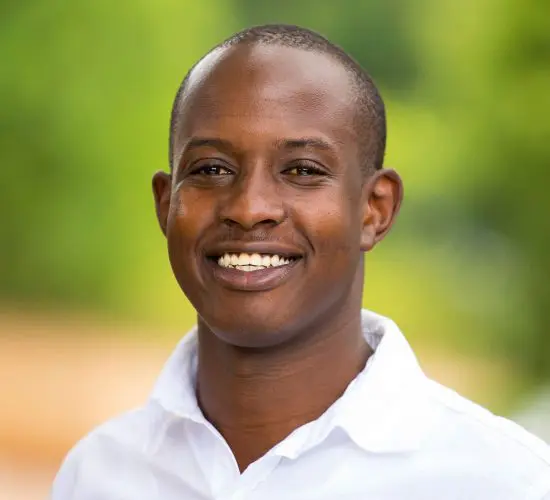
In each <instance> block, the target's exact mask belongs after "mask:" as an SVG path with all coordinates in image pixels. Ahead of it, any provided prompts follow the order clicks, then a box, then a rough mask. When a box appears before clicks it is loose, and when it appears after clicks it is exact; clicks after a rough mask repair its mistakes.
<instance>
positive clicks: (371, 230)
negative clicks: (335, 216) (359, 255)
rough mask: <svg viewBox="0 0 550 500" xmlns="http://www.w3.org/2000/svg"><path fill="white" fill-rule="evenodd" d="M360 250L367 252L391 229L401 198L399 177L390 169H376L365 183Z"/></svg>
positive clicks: (401, 191)
mask: <svg viewBox="0 0 550 500" xmlns="http://www.w3.org/2000/svg"><path fill="white" fill-rule="evenodd" d="M364 189H365V192H364V217H363V230H362V236H361V250H362V251H363V252H368V251H369V250H371V249H372V248H373V247H374V246H375V245H376V244H377V243H378V242H379V241H381V240H382V239H383V238H384V237H385V236H386V234H387V233H388V232H389V230H390V229H391V227H392V225H393V223H394V221H395V218H396V216H397V214H398V213H399V209H400V207H401V201H402V199H403V183H402V181H401V178H400V177H399V175H398V174H397V172H395V171H394V170H391V169H383V170H378V171H377V172H376V173H375V174H373V175H372V176H371V178H370V179H369V180H368V182H366V183H365V188H364Z"/></svg>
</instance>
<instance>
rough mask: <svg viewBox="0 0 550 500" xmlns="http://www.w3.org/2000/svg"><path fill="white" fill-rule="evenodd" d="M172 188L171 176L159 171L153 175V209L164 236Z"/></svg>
mask: <svg viewBox="0 0 550 500" xmlns="http://www.w3.org/2000/svg"><path fill="white" fill-rule="evenodd" d="M171 188H172V176H171V175H170V174H167V173H166V172H162V171H159V172H157V173H156V174H155V175H153V196H154V197H155V209H156V211H157V220H158V221H159V225H160V228H161V230H162V232H163V234H164V236H166V227H167V224H168V212H169V211H170V194H171Z"/></svg>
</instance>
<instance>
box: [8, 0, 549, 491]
mask: <svg viewBox="0 0 550 500" xmlns="http://www.w3.org/2000/svg"><path fill="white" fill-rule="evenodd" d="M268 22H269V23H272V22H285V23H291V24H302V25H304V26H307V27H310V28H313V29H316V30H318V31H320V32H321V33H323V34H325V35H327V36H328V37H329V38H330V39H332V40H333V41H335V42H337V43H338V44H340V45H342V46H343V47H344V48H345V49H347V50H348V51H349V52H351V53H352V54H353V55H354V56H355V57H356V58H357V59H358V60H359V61H360V62H361V63H362V64H363V65H364V66H365V68H367V70H368V71H369V72H370V73H371V75H372V76H373V77H374V79H375V81H376V82H377V83H378V85H379V87H380V89H381V91H382V94H383V96H384V97H385V100H386V103H387V110H388V124H389V144H388V154H387V165H389V166H392V167H395V168H396V169H398V170H399V172H400V173H401V174H402V177H403V179H404V182H405V186H406V199H405V203H404V206H403V209H402V212H401V216H400V220H399V223H398V224H397V226H396V228H395V229H394V230H393V232H392V233H391V235H390V237H389V238H388V239H387V240H386V241H385V242H384V243H383V244H382V245H381V246H380V247H379V248H377V249H376V250H375V251H374V252H373V253H372V254H371V255H370V256H369V258H368V260H367V273H366V284H367V286H366V296H365V305H366V306H367V307H369V308H370V309H373V310H375V311H377V312H380V313H382V314H385V315H389V316H391V317H392V318H393V319H395V320H396V321H397V322H398V324H399V325H400V326H401V327H402V329H403V330H404V332H405V334H406V335H407V336H408V338H409V340H410V342H411V343H412V344H413V347H414V348H415V350H416V351H417V353H418V357H419V359H420V361H421V363H422V364H423V366H424V367H425V370H426V371H427V372H428V373H429V374H430V375H432V376H433V377H435V378H436V379H438V380H439V381H441V382H443V383H445V384H447V385H449V386H451V387H453V388H454V389H456V390H458V391H459V392H461V393H463V394H464V395H466V396H467V397H469V398H471V399H473V400H475V401H477V402H479V403H481V404H483V405H485V406H487V407H488V408H489V409H491V410H492V411H495V412H498V413H501V414H504V415H506V416H509V417H511V418H514V419H515V420H517V421H518V422H521V423H522V424H523V425H525V426H527V427H528V428H529V429H530V430H532V431H533V432H535V433H536V434H538V435H539V436H541V437H543V438H544V439H547V440H550V390H549V388H548V387H549V383H550V363H549V362H548V358H549V357H550V333H549V326H550V319H549V317H550V316H549V312H550V283H549V280H550V258H549V252H548V251H549V249H550V196H548V184H549V182H550V3H549V2H546V1H544V0H461V1H453V0H403V1H397V0H393V1H377V0H371V1H367V0H339V1H337V2H336V1H334V2H333V1H320V0H316V1H315V2H305V1H304V2H299V1H297V0H294V1H285V0H278V1H277V2H258V1H245V0H201V1H200V2H191V1H187V0H178V1H175V0H155V1H154V2H153V1H145V0H137V1H134V2H112V1H107V0H96V1H95V2H70V1H68V0H48V1H46V0H27V1H25V2H21V1H15V0H7V1H6V0H5V1H4V2H2V6H1V7H0V23H1V24H0V25H1V30H0V47H1V48H2V49H1V53H2V58H1V66H2V70H1V71H0V84H1V94H0V95H1V99H2V103H1V107H0V116H1V125H2V135H1V139H0V140H1V146H0V151H1V155H2V164H1V167H0V208H1V222H2V224H1V234H2V237H1V245H0V498H1V499H2V500H39V499H44V498H46V497H47V495H48V491H49V488H50V485H51V481H52V479H53V477H54V475H55V472H56V470H57V468H58V467H59V464H60V461H61V459H62V458H63V456H64V455H65V454H66V452H67V451H68V449H69V448H70V447H71V446H72V445H73V444H74V443H75V442H76V441H77V440H78V439H79V438H80V437H82V436H83V435H84V434H86V433H87V432H88V431H89V430H90V429H91V428H92V427H94V426H95V425H96V424H98V423H100V422H101V421H103V420H105V419H107V418H109V417H110V416H113V415H115V414H117V413H119V412H120V411H123V410H125V409H128V408H132V407H134V406H136V405H139V404H140V403H141V402H142V401H143V400H144V399H145V398H146V397H147V394H148V392H149V390H150V389H151V386H152V384H153V382H154V380H155V377H156V375H157V373H158V372H159V370H160V368H161V366H162V364H163V362H164V360H165V359H166V357H167V356H168V355H169V353H170V351H171V349H172V348H173V347H174V345H175V343H176V342H177V340H178V339H179V337H180V336H181V335H183V334H184V333H185V332H186V330H187V329H188V328H189V327H190V326H191V325H192V323H193V322H194V317H193V311H192V308H191V307H190V306H189V304H188V303H187V301H186V300H185V298H184V297H183V296H182V294H181V293H180V291H179V289H178V288H177V286H176V283H175V281H174V280H173V278H172V275H171V271H170V268H169V264H168V259H167V256H166V249H165V242H164V239H163V237H162V236H161V233H160V231H159V230H158V228H157V224H156V220H155V216H154V211H153V203H152V195H151V188H150V178H151V175H152V173H153V172H154V171H155V170H157V169H166V168H167V165H168V162H167V146H168V120H169V113H170V106H171V103H172V99H173V96H174V94H175V91H176V88H177V87H178V85H179V82H180V80H181V79H182V78H183V76H184V74H185V73H186V71H187V69H188V68H189V67H190V66H191V65H192V63H193V62H194V61H195V60H196V59H197V58H199V57H200V56H201V55H203V54H204V53H205V52H206V51H207V50H208V49H210V48H211V47H212V46H213V45H214V44H216V43H217V42H219V41H221V40H222V39H224V38H225V37H227V36H229V35H230V34H232V33H233V32H235V31H237V30H239V29H241V28H244V27H246V26H248V25H251V24H263V23H268ZM327 368H330V367H327Z"/></svg>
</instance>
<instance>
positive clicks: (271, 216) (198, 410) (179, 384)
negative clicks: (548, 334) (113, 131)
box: [53, 25, 550, 500]
mask: <svg viewBox="0 0 550 500" xmlns="http://www.w3.org/2000/svg"><path fill="white" fill-rule="evenodd" d="M385 130H386V125H385V116H384V106H383V103H382V100H381V98H380V96H379V94H378V92H377V90H376V88H375V86H374V84H373V83H372V81H371V80H370V78H369V77H368V75H367V74H366V73H365V72H364V71H363V70H362V69H361V68H360V67H359V66H358V65H357V63H356V62H354V61H353V60H352V59H351V58H350V57H349V56H348V55H347V54H346V53H345V52H343V51H342V50H341V49H339V48H337V47H335V46H334V45H333V44H331V43H330V42H328V41H327V40H326V39H324V38H323V37H321V36H320V35H318V34H316V33H313V32H311V31H309V30H306V29H303V28H298V27H295V26H281V25H276V26H262V27H256V28H251V29H248V30H245V31H243V32H240V33H238V34H236V35H234V36H233V37H231V38H230V39H229V40H227V41H225V42H224V43H222V44H221V45H219V46H217V47H216V48H215V49H213V50H212V51H211V52H209V53H208V54H207V55H206V56H205V57H204V58H202V59H201V60H200V61H199V62H198V63H197V64H196V65H195V66H194V67H193V68H192V69H191V71H190V72H189V73H188V75H187V77H186V78H185V80H184V82H183V84H182V86H181V88H180V91H179V92H178V94H177V96H176V100H175V102H174V107H173V112H172V124H171V137H170V172H169V173H164V172H158V173H157V174H155V176H154V178H153V191H154V196H155V203H156V210H157V216H158V220H159V223H160V227H161V229H162V231H163V233H164V234H165V236H166V239H167V243H168V253H169V257H170V262H171V265H172V269H173V272H174V275H175V278H176V279H177V281H178V283H179V285H180V287H181V289H182V291H183V293H184V294H185V295H186V296H187V298H188V299H189V301H190V302H191V303H192V304H193V306H194V307H195V309H196V311H197V327H196V328H195V329H194V330H193V331H192V332H190V333H189V334H188V335H187V336H185V338H184V339H183V340H182V341H181V342H180V344H179V345H178V347H177V348H176V350H175V352H174V353H173V355H172V357H171V358H170V359H169V360H168V362H167V364H166V366H165V367H164V370H163V372H162V374H161V375H160V378H159V380H158V382H157V385H156V387H155V389H154V391H153V393H152V395H151V398H150V400H149V401H148V402H147V403H146V404H145V405H144V406H143V407H142V408H140V409H138V410H135V411H132V412H130V413H127V414H125V415H123V416H121V417H118V418H116V419H114V420H112V421H110V422H108V423H106V424H104V425H103V426H101V427H99V428H98V429H96V430H95V431H94V432H92V433H91V434H90V435H89V436H87V437H86V438H84V439H83V440H82V441H81V442H80V443H79V444H78V445H77V446H76V447H75V448H74V449H73V450H72V451H71V452H70V454H69V455H68V457H67V459H66V460H65V462H64V464H63V466H62V468H61V471H60V472H59V474H58V476H57V478H56V481H55V483H54V487H53V500H97V499H101V500H115V499H116V500H118V499H125V500H126V499H127V500H130V499H131V500H176V499H177V500H182V499H183V500H206V499H220V500H221V499H228V500H229V499H234V500H236V499H249V500H280V499H288V500H291V499H295V500H298V499H300V500H301V499H304V500H305V499H311V500H314V499H315V500H333V499H346V500H367V499H373V500H375V499H376V500H396V499H406V500H429V499H433V500H442V499H445V500H459V499H468V500H490V499H494V500H520V499H522V500H542V499H550V493H549V492H550V452H549V450H548V448H547V447H546V445H545V444H544V443H542V441H539V440H538V439H537V438H535V437H533V436H531V435H529V434H528V433H527V432H525V431H524V430H523V429H521V428H520V427H518V426H516V425H515V424H513V423H511V422H508V421H506V420H504V419H500V418H498V417H495V416H493V415H492V414H490V413H489V412H487V411H485V410H483V409H481V408H479V407H477V406H476V405H474V404H473V403H470V402H468V401H466V400H464V399H462V398H461V397H460V396H458V395H456V394H455V393H453V392H452V391H450V390H448V389H445V388H443V387H441V386H439V385H438V384H436V383H435V382H432V381H430V380H429V379H428V378H427V377H426V376H425V375H424V374H423V372H422V371H421V369H420V367H419V366H418V364H417V362H416V359H415V357H414V354H413V352H412V351H411V349H410V347H409V345H408V344H407V342H406V340H405V337H404V336H403V335H402V334H401V332H400V331H399V329H398V328H397V326H396V325H395V324H394V323H393V322H392V321H391V320H389V319H387V318H384V317H382V316H379V315H376V314H375V313H372V312H370V311H366V310H362V308H361V307H362V306H361V304H362V294H363V273H364V262H363V260H364V254H365V253H366V252H368V251H369V250H370V249H371V248H372V247H373V246H374V245H375V244H376V243H378V242H379V241H380V240H381V239H382V238H383V237H384V236H385V235H386V233H387V232H388V231H389V229H390V228H391V226H392V223H393V221H394V219H395V216H396V215H397V212H398V210H399V207H400V203H401V198H402V185H401V180H400V178H399V176H398V175H397V174H396V173H395V172H394V171H392V170H388V169H385V168H383V156H384V148H385V138H386V137H385Z"/></svg>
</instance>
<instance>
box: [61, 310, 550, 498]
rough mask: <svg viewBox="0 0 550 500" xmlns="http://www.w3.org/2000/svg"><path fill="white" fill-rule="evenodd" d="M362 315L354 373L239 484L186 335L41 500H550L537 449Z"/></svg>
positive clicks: (380, 320) (388, 327)
mask: <svg viewBox="0 0 550 500" xmlns="http://www.w3.org/2000/svg"><path fill="white" fill-rule="evenodd" d="M362 315H363V331H364V335H365V338H366V340H367V342H368V343H369V344H370V345H371V347H372V348H373V349H374V350H375V352H374V354H373V356H371V358H370V360H369V362H368V363H367V366H366V368H365V370H364V371H363V372H362V373H360V374H359V375H358V377H357V378H356V379H355V380H354V381H353V382H352V383H351V384H350V385H349V386H348V388H347V390H346V392H345V393H344V394H343V396H342V397H341V398H340V399H339V400H338V401H336V402H335V403H334V404H333V405H332V406H331V407H330V408H329V409H328V410H327V411H326V412H325V413H324V414H323V415H322V416H321V417H320V418H319V419H317V420H315V421H313V422H310V423H308V424H306V425H304V426H302V427H300V428H298V429H296V430H295V431H294V432H293V433H292V434H291V435H290V436H288V437H287V438H286V439H285V440H283V441H282V442H281V443H279V444H278V445H277V446H275V447H274V448H273V449H272V450H270V451H269V452H268V453H267V454H266V455H264V456H263V457H261V458H260V459H259V460H257V461H256V462H254V463H253V464H251V465H250V466H249V467H248V468H247V469H246V470H245V471H244V472H243V473H242V474H240V473H239V470H238V467H237V463H236V461H235V458H234V456H233V454H232V453H231V450H230V449H229V447H228V445H227V444H226V442H225V441H224V439H223V438H222V436H221V435H220V434H219V433H218V431H217V430H216V429H215V428H214V427H213V426H212V425H211V424H210V423H209V422H208V421H207V420H206V419H205V418H204V416H203V415H202V413H201V411H200V409H199V407H198V405H197V400H196V397H195V389H194V385H195V373H196V363H197V361H196V352H197V339H196V331H195V330H193V331H192V332H191V333H190V334H188V335H187V336H186V337H184V339H183V340H182V341H181V342H180V344H179V345H178V347H177V348H176V350H175V352H174V353H173V354H172V356H171V357H170V359H169V360H168V362H167V364H166V366H165V367H164V369H163V371H162V373H161V375H160V378H159V380H158V382H157V384H156V387H155V389H154V391H153V393H152V395H151V398H150V400H149V401H148V402H147V403H146V404H145V405H144V406H143V407H142V408H139V409H137V410H135V411H131V412H129V413H127V414H124V415H122V416H120V417H118V418H115V419H114V420H111V421H109V422H107V423H106V424H103V425H102V426H100V427H99V428H97V429H96V430H95V431H93V432H92V433H91V434H89V435H88V436H87V437H85V438H84V439H83V440H82V441H80V442H79V443H78V444H77V445H76V446H75V448H73V450H71V452H70V453H69V455H68V456H67V458H66V459H65V461H64V463H63V465H62V467H61V470H60V471H59V473H58V475H57V477H56V479H55V482H54V485H53V490H52V500H207V499H216V500H282V499H284V500H543V499H544V500H550V449H549V448H548V447H547V445H546V444H544V443H543V442H542V441H541V440H539V439H537V438H536V437H534V436H532V435H530V434H528V433H527V432H526V431H525V430H523V429H522V428H521V427H519V426H517V425H516V424H514V423H512V422H510V421H507V420H505V419H503V418H500V417H496V416H494V415H492V414H491V413H490V412H488V411H486V410H484V409H482V408H481V407H479V406H477V405H475V404H473V403H471V402H469V401H467V400H465V399H463V398H462V397H460V396H459V395H457V394H456V393H455V392H453V391H451V390H449V389H446V388H444V387H442V386H440V385H439V384H437V383H435V382H433V381H431V380H430V379H428V378H427V377H426V376H425V375H424V374H423V372H422V371H421V369H420V367H419V365H418V363H417V361H416V358H415V356H414V354H413V352H412V350H411V348H410V346H409V345H408V343H407V341H406V340H405V338H404V336H403V335H402V334H401V332H400V331H399V329H398V327H397V326H396V325H395V323H393V322H392V321H390V320H389V319H387V318H384V317H382V316H378V315H376V314H374V313H372V312H369V311H366V310H364V311H363V312H362ZM312 390H315V388H312Z"/></svg>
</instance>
